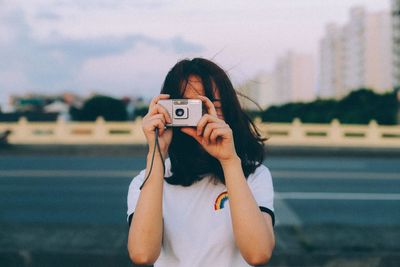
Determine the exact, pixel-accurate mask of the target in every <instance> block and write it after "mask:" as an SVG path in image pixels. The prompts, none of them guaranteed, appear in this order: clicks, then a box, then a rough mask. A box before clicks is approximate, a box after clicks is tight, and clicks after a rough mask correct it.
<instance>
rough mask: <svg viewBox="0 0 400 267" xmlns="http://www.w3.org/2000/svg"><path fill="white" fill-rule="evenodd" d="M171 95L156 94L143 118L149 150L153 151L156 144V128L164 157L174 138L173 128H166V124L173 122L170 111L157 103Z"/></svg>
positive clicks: (143, 128) (143, 127)
mask: <svg viewBox="0 0 400 267" xmlns="http://www.w3.org/2000/svg"><path fill="white" fill-rule="evenodd" d="M168 98H169V95H167V94H160V95H158V96H155V97H154V98H153V99H152V100H151V102H150V106H149V111H148V113H147V114H146V116H144V117H143V120H142V130H143V132H144V135H145V136H146V139H147V143H148V144H149V151H153V149H154V145H155V130H156V128H158V129H159V131H158V143H159V145H160V149H161V151H160V152H161V154H162V155H163V157H164V159H165V157H166V155H167V153H168V147H169V145H170V144H171V140H172V129H166V128H165V124H166V123H171V122H172V120H171V118H170V116H169V114H168V111H167V110H166V109H165V108H164V107H163V106H161V105H159V104H157V102H158V100H160V99H168Z"/></svg>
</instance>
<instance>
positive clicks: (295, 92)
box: [275, 51, 315, 103]
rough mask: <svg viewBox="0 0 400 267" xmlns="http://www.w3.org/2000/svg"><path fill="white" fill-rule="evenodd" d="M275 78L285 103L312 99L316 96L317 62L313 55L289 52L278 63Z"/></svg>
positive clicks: (278, 90) (281, 98) (282, 100)
mask: <svg viewBox="0 0 400 267" xmlns="http://www.w3.org/2000/svg"><path fill="white" fill-rule="evenodd" d="M275 79H276V86H277V92H278V94H279V97H280V100H281V102H283V103H284V102H300V101H311V100H313V99H314V97H315V93H314V88H315V64H314V61H313V58H312V56H311V55H308V54H299V53H293V52H291V51H289V52H287V54H286V55H285V56H283V57H281V58H279V59H278V61H277V63H276V66H275Z"/></svg>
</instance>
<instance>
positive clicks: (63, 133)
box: [0, 117, 400, 148]
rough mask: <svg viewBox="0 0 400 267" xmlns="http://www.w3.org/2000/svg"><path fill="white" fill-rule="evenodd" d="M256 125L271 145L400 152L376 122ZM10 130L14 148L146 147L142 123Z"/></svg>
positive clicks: (27, 125) (25, 125)
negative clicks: (21, 145) (97, 145)
mask: <svg viewBox="0 0 400 267" xmlns="http://www.w3.org/2000/svg"><path fill="white" fill-rule="evenodd" d="M255 124H256V125H257V127H258V128H259V129H260V130H261V133H262V134H263V135H264V136H266V137H268V138H269V140H268V143H269V144H270V145H277V146H307V147H313V146H315V147H338V146H340V147H372V148H373V147H377V148H379V147H382V148H400V125H395V126H383V125H378V124H377V123H376V121H374V120H373V121H371V122H370V123H369V124H368V125H349V124H340V123H339V121H338V120H333V121H332V122H331V123H330V124H314V123H302V122H301V121H300V120H299V119H295V120H294V121H293V122H292V123H263V122H261V120H260V119H256V120H255ZM6 130H10V131H11V134H10V136H9V138H8V140H9V142H10V143H11V144H42V145H52V144H99V145H101V144H114V145H123V144H131V145H132V144H133V145H141V144H145V137H144V135H143V132H142V129H141V119H137V120H135V121H134V122H106V121H104V119H103V118H101V117H99V118H98V119H97V120H96V121H95V122H66V121H64V120H63V119H61V118H60V119H59V120H57V122H55V123H54V122H29V121H27V120H26V118H24V117H22V118H21V119H20V120H19V121H18V122H16V123H4V122H3V123H0V132H3V131H6Z"/></svg>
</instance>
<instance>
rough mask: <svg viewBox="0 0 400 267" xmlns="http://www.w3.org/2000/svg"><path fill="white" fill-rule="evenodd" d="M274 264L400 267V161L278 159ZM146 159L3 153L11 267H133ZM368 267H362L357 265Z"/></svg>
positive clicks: (3, 243) (2, 220)
mask: <svg viewBox="0 0 400 267" xmlns="http://www.w3.org/2000/svg"><path fill="white" fill-rule="evenodd" d="M264 164H265V165H266V166H267V167H268V168H269V169H270V171H271V174H272V177H273V183H274V189H275V213H276V226H275V230H276V237H277V247H276V249H275V252H274V256H273V258H272V260H271V263H270V265H269V266H398V264H399V262H400V256H399V255H400V244H399V242H398V240H399V238H400V157H393V155H390V156H385V155H381V156H374V157H368V156H365V157H363V156H360V155H359V156H351V157H350V156H349V157H346V156H345V155H342V156H340V157H339V156H338V157H334V156H333V157H332V156H329V157H327V156H323V155H322V156H321V155H314V156H304V155H301V156H293V155H282V156H279V155H273V156H269V157H267V159H266V160H265V162H264ZM144 166H145V161H144V157H143V156H142V155H134V156H132V155H131V156H126V155H119V156H110V155H105V156H99V155H90V156H87V155H86V156H79V155H64V156H57V155H50V156H49V155H42V156H39V155H1V158H0V265H1V266H130V263H129V260H128V258H127V254H126V235H127V224H126V194H127V190H128V185H129V183H130V181H131V179H132V178H133V177H134V176H135V175H136V174H137V173H138V172H139V171H140V170H141V169H142V168H144ZM357 264H361V265H357Z"/></svg>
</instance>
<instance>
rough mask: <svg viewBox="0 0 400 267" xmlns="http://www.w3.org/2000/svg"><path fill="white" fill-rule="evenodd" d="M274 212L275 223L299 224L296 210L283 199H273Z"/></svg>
mask: <svg viewBox="0 0 400 267" xmlns="http://www.w3.org/2000/svg"><path fill="white" fill-rule="evenodd" d="M274 213H275V217H276V224H275V225H301V224H302V223H301V220H300V218H299V216H297V214H296V212H295V211H294V210H293V209H291V208H290V207H289V205H287V204H286V203H285V201H284V200H283V199H275V201H274Z"/></svg>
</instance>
